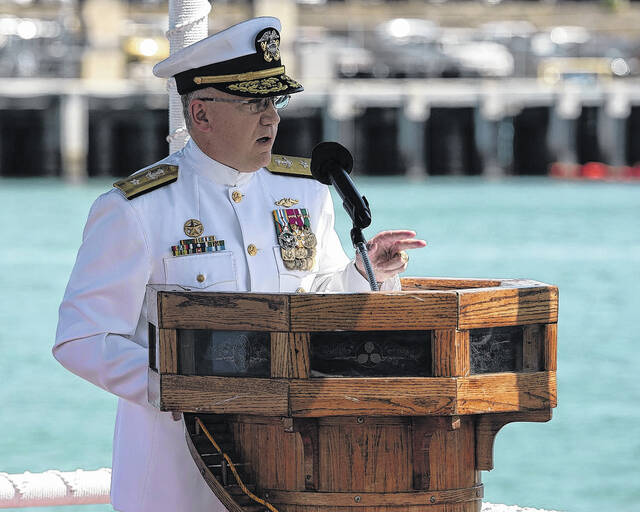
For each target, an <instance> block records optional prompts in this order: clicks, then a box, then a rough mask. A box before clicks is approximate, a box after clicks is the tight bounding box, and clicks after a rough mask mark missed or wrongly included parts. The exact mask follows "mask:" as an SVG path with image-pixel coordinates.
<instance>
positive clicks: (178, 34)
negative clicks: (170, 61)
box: [167, 0, 211, 153]
mask: <svg viewBox="0 0 640 512" xmlns="http://www.w3.org/2000/svg"><path fill="white" fill-rule="evenodd" d="M210 11H211V4H210V3H209V2H208V1H207V0H169V30H168V31H167V39H169V53H170V54H173V53H175V52H176V51H178V50H180V49H181V48H184V47H185V46H189V45H190V44H193V43H195V42H197V41H200V40H201V39H204V38H205V37H207V36H208V35H209V33H208V32H209V18H208V16H209V12H210ZM167 88H168V90H169V135H168V137H167V141H168V142H169V152H170V153H173V152H174V151H177V150H179V149H182V147H183V146H184V145H185V143H186V142H187V138H188V134H187V131H186V128H185V124H184V118H183V117H182V103H181V102H180V95H179V94H178V92H177V91H176V85H175V80H174V79H173V78H170V79H169V80H168V81H167Z"/></svg>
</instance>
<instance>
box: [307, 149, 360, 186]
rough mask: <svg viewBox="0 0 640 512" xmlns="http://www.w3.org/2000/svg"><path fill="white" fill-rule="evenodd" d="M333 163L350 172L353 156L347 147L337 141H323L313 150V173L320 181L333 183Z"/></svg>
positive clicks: (327, 183)
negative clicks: (331, 178)
mask: <svg viewBox="0 0 640 512" xmlns="http://www.w3.org/2000/svg"><path fill="white" fill-rule="evenodd" d="M332 165H337V166H339V167H340V168H341V169H344V170H345V171H346V172H347V173H350V172H351V169H353V157H352V156H351V153H349V150H348V149H347V148H345V147H344V146H343V145H341V144H338V143H337V142H321V143H320V144H318V145H317V146H316V147H315V148H313V151H312V152H311V174H312V175H313V177H314V178H315V179H316V180H318V181H319V182H320V183H324V184H325V185H331V180H330V178H329V174H330V171H331V167H332Z"/></svg>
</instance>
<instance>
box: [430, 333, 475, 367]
mask: <svg viewBox="0 0 640 512" xmlns="http://www.w3.org/2000/svg"><path fill="white" fill-rule="evenodd" d="M469 350H470V349H469V331H458V330H456V329H436V330H434V331H432V335H431V356H432V364H433V376H434V377H458V376H460V377H464V376H467V375H469V373H470V372H471V360H470V355H469Z"/></svg>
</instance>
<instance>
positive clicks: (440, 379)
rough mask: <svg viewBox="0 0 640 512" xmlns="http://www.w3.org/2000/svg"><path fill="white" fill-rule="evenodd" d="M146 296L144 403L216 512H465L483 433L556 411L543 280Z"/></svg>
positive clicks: (164, 291)
mask: <svg viewBox="0 0 640 512" xmlns="http://www.w3.org/2000/svg"><path fill="white" fill-rule="evenodd" d="M148 298H149V302H148V304H149V308H148V309H149V312H148V314H149V318H150V323H149V358H150V361H149V401H150V402H151V403H152V404H153V405H154V406H156V407H158V408H159V409H161V410H163V411H179V412H182V413H184V420H185V425H186V430H187V443H188V445H189V449H190V450H191V453H192V454H193V457H194V461H195V463H196V464H197V465H198V467H199V469H200V472H201V474H202V476H203V478H204V479H205V480H206V481H207V483H208V484H209V486H210V487H211V489H212V491H213V492H214V493H215V494H216V495H217V496H218V497H219V498H220V500H221V501H222V502H223V503H224V504H225V506H226V507H227V508H228V509H229V510H232V511H237V512H241V511H246V512H250V511H256V512H257V511H261V510H267V509H268V510H271V511H275V510H278V511H280V512H285V511H286V512H307V511H308V512H311V511H313V512H325V511H327V512H328V511H332V512H383V511H398V512H400V511H412V512H419V511H425V512H426V511H429V512H467V511H480V508H481V502H482V496H483V486H482V483H481V478H480V470H483V469H484V470H490V469H492V468H493V456H492V452H493V441H494V438H495V436H496V434H497V432H498V431H499V429H500V428H501V427H502V426H504V425H505V424H507V423H510V422H514V421H548V420H549V419H551V409H552V408H553V407H555V406H556V323H557V312H558V290H557V288H556V287H554V286H550V285H546V284H544V283H539V282H535V281H528V280H511V279H506V280H481V279H443V278H404V279H402V291H399V292H375V293H344V294H311V293H310V294H306V293H302V294H284V293H272V294H259V293H218V292H214V293H204V292H193V291H185V290H184V288H181V289H176V288H175V287H174V288H173V289H172V288H171V287H167V286H164V287H162V286H150V287H149V290H148ZM236 476H237V478H236Z"/></svg>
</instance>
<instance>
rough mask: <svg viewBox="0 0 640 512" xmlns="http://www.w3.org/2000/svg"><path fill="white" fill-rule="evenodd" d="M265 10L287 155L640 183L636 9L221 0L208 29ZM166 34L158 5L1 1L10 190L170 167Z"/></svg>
mask: <svg viewBox="0 0 640 512" xmlns="http://www.w3.org/2000/svg"><path fill="white" fill-rule="evenodd" d="M269 13H271V14H273V13H275V14H276V15H278V16H279V17H281V19H283V26H284V27H285V31H284V34H283V41H285V42H287V41H288V42H289V43H288V47H284V48H283V53H284V54H285V56H284V61H285V62H286V63H287V71H288V72H289V73H290V74H292V75H293V76H295V77H296V78H298V79H299V80H300V81H301V82H302V83H303V84H304V85H305V92H304V93H303V94H301V95H296V97H295V98H294V100H293V101H292V102H291V104H290V106H289V107H288V108H287V109H286V110H285V111H283V113H282V121H281V123H280V128H279V133H280V135H279V137H278V140H277V141H276V146H275V147H274V151H275V152H278V153H284V154H291V155H304V156H307V155H309V154H310V152H311V149H312V148H313V146H314V145H315V143H317V142H318V141H320V140H339V141H341V142H342V143H343V144H345V145H347V146H348V147H350V148H351V149H352V150H353V152H354V154H355V156H356V172H359V173H361V174H370V175H384V174H404V175H408V176H412V177H417V178H419V177H425V176H429V175H476V174H482V175H485V176H504V175H544V174H547V173H549V170H550V168H551V167H552V164H554V163H556V164H557V163H559V164H560V166H561V167H557V166H556V169H558V168H561V169H565V170H567V169H568V170H569V171H568V172H569V174H571V173H573V172H574V171H575V172H578V171H577V169H578V168H579V167H580V166H581V165H584V164H587V163H588V162H599V163H602V164H604V165H606V166H609V167H610V168H611V169H613V170H614V173H615V172H618V173H624V172H627V171H626V170H628V169H629V168H633V167H634V166H636V167H637V170H638V173H639V175H640V165H639V163H640V87H639V85H640V34H639V33H638V31H637V27H638V26H640V2H628V1H626V0H615V1H614V0H612V1H610V2H598V1H592V2H563V1H557V2H547V1H540V2H536V1H533V2H530V1H523V2H511V1H508V0H505V1H503V2H500V1H499V0H492V1H462V2H458V1H455V2H454V1H444V2H424V1H422V0H420V1H372V0H343V1H335V0H332V1H326V0H297V1H296V0H253V1H234V2H230V1H219V0H218V1H216V2H214V3H213V9H212V12H211V14H210V17H209V27H210V31H211V32H214V31H216V30H219V29H220V28H222V27H225V26H229V25H230V24H233V23H235V22H237V21H241V20H242V19H246V18H248V17H251V16H254V15H262V14H269ZM402 18H406V19H409V20H416V19H417V20H418V21H421V22H422V24H420V23H418V28H417V29H416V30H418V32H416V36H417V37H419V38H421V39H420V41H419V44H420V45H422V46H420V47H419V48H420V56H419V57H418V60H408V61H406V62H404V61H403V64H402V65H404V68H401V67H400V66H401V62H400V61H402V60H403V59H402V58H398V55H399V54H393V53H389V52H387V50H388V49H389V48H393V47H394V44H396V43H397V42H398V41H397V40H396V41H391V40H390V39H389V38H392V37H395V36H394V35H393V34H391V35H389V34H386V35H385V34H384V33H383V32H382V31H381V26H383V25H381V24H384V23H385V22H387V24H388V23H389V22H390V21H391V20H394V19H395V20H397V19H402ZM166 20H167V5H166V2H158V1H156V0H136V1H134V0H132V1H130V2H124V1H120V0H83V1H78V0H20V1H18V0H14V1H10V0H5V1H4V2H3V5H2V11H0V32H2V33H0V76H2V77H3V78H1V79H0V134H1V137H0V176H37V175H38V176H39V175H46V176H63V177H65V178H68V179H70V180H80V179H84V178H85V177H87V176H125V175H128V174H130V173H132V172H134V171H135V170H137V169H139V168H141V167H143V166H145V165H148V164H151V163H153V162H154V161H156V160H158V159H160V158H162V157H164V156H166V154H167V152H168V144H167V143H166V141H165V137H166V135H167V132H168V121H167V92H166V88H165V84H164V83H163V81H162V80H159V79H156V78H154V77H153V76H152V74H151V67H152V65H153V64H154V63H155V62H157V61H158V60H160V59H161V58H163V56H164V55H165V54H166V52H167V51H168V50H167V44H166V40H165V39H164V30H165V29H166V25H167V21H166ZM577 20H579V23H580V24H581V26H580V27H574V26H572V25H574V24H575V23H576V22H577ZM408 26H409V25H408V24H407V23H406V22H405V23H404V25H402V24H400V28H401V30H404V29H407V30H409V29H408V28H407V27H408ZM293 27H297V29H296V28H293ZM396 29H397V27H395V28H394V27H393V26H392V27H391V31H392V32H393V30H396ZM412 30H413V29H412ZM554 30H555V32H554ZM396 32H397V30H396ZM396 35H397V34H396ZM412 37H413V36H412ZM385 38H386V39H385ZM396 39H397V38H396ZM400 39H402V37H400ZM620 41H623V43H620ZM400 42H401V43H402V44H403V45H404V44H405V43H406V42H407V37H404V41H400ZM589 45H591V46H589ZM594 45H595V46H594ZM607 45H608V46H607ZM396 46H398V47H400V46H402V45H397V44H396ZM405 46H406V45H405ZM623 46H624V48H623ZM587 47H588V49H587ZM594 47H595V50H594ZM431 51H433V54H431V53H429V52H431ZM474 52H475V53H474ZM483 52H486V54H485V55H484V57H482V54H483ZM589 52H591V53H589ZM593 52H596V53H593ZM597 52H601V53H602V56H601V57H592V55H596V54H598V53H597ZM387 53H388V54H387ZM598 55H599V54H598ZM499 62H502V66H501V67H500V66H498V64H497V63H499ZM394 66H397V67H396V68H394ZM385 76H386V77H388V78H383V77H385ZM625 169H626V170H625ZM563 172H564V171H563Z"/></svg>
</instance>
